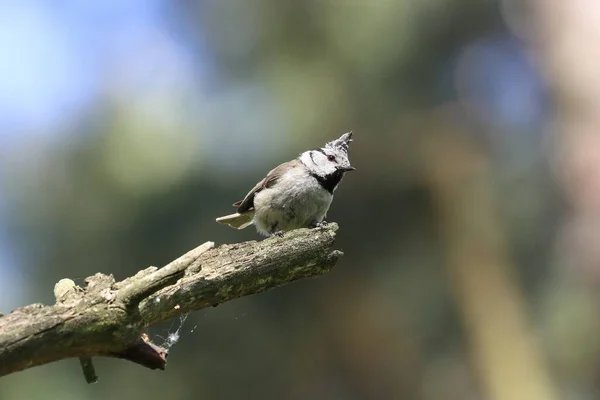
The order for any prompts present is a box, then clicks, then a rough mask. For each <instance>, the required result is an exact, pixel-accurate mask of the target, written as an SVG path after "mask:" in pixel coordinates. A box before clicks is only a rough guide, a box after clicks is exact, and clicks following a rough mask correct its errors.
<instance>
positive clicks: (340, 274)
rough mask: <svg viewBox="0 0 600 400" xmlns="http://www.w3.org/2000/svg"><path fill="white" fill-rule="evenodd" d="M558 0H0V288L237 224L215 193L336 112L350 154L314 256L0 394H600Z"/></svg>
mask: <svg viewBox="0 0 600 400" xmlns="http://www.w3.org/2000/svg"><path fill="white" fill-rule="evenodd" d="M564 3H565V4H563V5H561V4H560V2H545V1H534V0H531V1H523V2H520V1H512V0H504V1H500V0H496V1H494V0H487V1H483V0H427V1H418V0H395V1H392V0H378V1H372V2H368V1H359V0H310V1H277V0H248V1H245V0H225V1H216V0H198V1H190V0H179V1H168V0H130V1H116V0H112V1H107V0H86V1H64V2H60V3H52V4H51V3H50V2H44V1H41V0H38V1H35V0H28V1H25V0H22V1H4V2H2V3H0V193H1V195H0V196H1V197H0V311H1V312H4V313H6V312H9V311H10V310H12V309H14V308H16V307H18V306H20V305H26V304H29V303H33V302H43V303H46V304H51V303H52V302H53V296H52V288H53V285H54V283H55V282H57V281H58V280H59V279H61V278H64V277H70V278H73V279H75V280H76V282H77V283H78V284H80V285H83V279H84V278H85V277H86V276H89V275H92V274H94V273H96V272H104V273H112V274H114V276H115V277H116V278H117V279H123V278H125V277H127V276H129V275H131V274H133V273H135V272H136V271H138V270H140V269H143V268H145V267H147V266H149V265H156V266H160V265H164V264H166V263H167V262H169V261H170V260H172V259H174V258H176V257H177V256H179V255H180V254H183V253H184V252H185V251H187V250H189V249H191V248H193V247H195V246H197V245H198V244H200V243H202V242H205V241H208V240H212V241H215V242H216V243H217V244H222V243H233V242H238V241H244V240H255V239H259V237H258V235H257V234H256V233H255V232H254V230H253V229H252V228H250V229H246V230H244V231H239V232H238V231H234V230H232V229H229V228H228V227H225V226H222V225H218V224H216V223H215V222H214V218H215V217H217V216H220V215H224V214H226V213H229V212H231V211H232V208H231V203H233V202H234V201H236V200H239V199H240V198H241V197H243V196H244V195H245V193H246V192H247V191H248V190H249V189H250V188H251V187H252V186H253V185H254V184H255V183H256V182H257V181H258V180H260V179H261V178H262V177H263V176H264V174H265V173H266V172H267V171H268V170H269V169H270V168H272V167H273V166H275V165H277V164H279V163H281V162H283V161H287V160H289V159H292V158H294V157H296V156H297V155H298V154H299V153H300V152H302V151H304V150H305V149H308V148H314V147H320V146H321V145H323V144H324V143H325V142H326V141H329V140H331V139H333V138H337V137H338V136H339V135H340V134H342V133H343V132H346V131H349V130H353V131H354V132H355V141H354V143H353V146H352V148H351V150H350V158H351V160H352V163H353V165H355V166H356V167H357V171H356V172H355V173H352V174H349V175H348V176H347V177H346V178H345V179H344V182H343V183H342V184H341V186H340V188H339V189H338V191H337V192H336V199H335V201H334V203H333V206H332V208H331V210H330V212H329V220H332V221H336V222H338V223H339V225H340V228H341V229H340V231H339V233H338V239H337V242H336V247H337V248H340V249H342V250H343V251H344V252H345V256H344V257H343V258H342V259H341V260H340V262H339V263H338V264H337V266H336V268H335V269H334V270H333V271H332V272H331V273H329V274H327V275H325V276H323V277H320V278H318V279H311V280H306V281H302V282H297V283H294V284H291V285H288V286H285V287H282V288H278V289H275V290H272V291H269V292H267V293H264V294H260V295H256V296H251V297H248V298H243V299H239V300H235V301H232V302H229V303H226V304H223V305H221V306H219V307H218V308H214V309H210V310H203V311H201V312H196V313H193V314H191V315H189V317H188V319H187V321H185V323H184V324H183V326H181V324H180V321H179V320H176V321H173V323H167V324H165V325H164V326H159V327H155V328H153V329H152V330H151V331H150V332H149V333H150V336H151V337H152V338H153V339H154V340H156V341H157V342H158V343H159V344H160V343H161V342H162V341H163V340H164V338H165V337H167V335H168V334H169V333H173V332H175V331H178V332H179V333H180V335H181V339H180V341H179V342H178V343H177V344H176V345H175V346H174V347H173V348H172V349H171V354H170V356H169V364H168V368H167V370H166V371H165V372H157V371H149V370H146V369H143V368H141V367H139V366H137V365H134V364H131V363H127V362H123V361H119V360H113V359H97V360H96V361H95V363H96V368H97V372H98V374H99V376H100V381H99V382H98V383H97V384H96V385H87V384H86V383H85V381H84V379H83V376H82V373H81V371H80V367H79V363H78V361H77V360H75V359H72V360H64V361H61V362H57V363H53V364H49V365H45V366H42V367H37V368H33V369H30V370H27V371H24V372H20V373H16V374H13V375H10V376H7V377H4V378H1V379H0V399H3V400H21V399H23V400H32V399H44V400H47V399H60V400H69V399H77V400H79V399H146V400H151V399H344V400H346V399H348V400H355V399H356V400H358V399H424V400H433V399H436V400H437V399H444V400H453V399H456V400H469V399H494V400H519V399H524V400H537V399H539V400H546V399H548V400H550V399H569V400H571V399H576V400H577V399H582V400H583V399H597V398H600V385H599V382H600V379H598V378H599V377H600V341H598V337H600V314H599V311H600V310H599V303H598V298H597V295H596V291H597V282H598V277H599V275H598V272H597V267H596V266H597V265H598V264H597V261H599V259H600V257H599V256H598V254H596V252H594V251H593V249H594V248H595V247H594V246H595V245H590V243H596V242H594V238H595V236H594V234H595V229H594V226H597V225H594V224H592V225H591V226H588V228H590V229H588V230H586V231H585V232H587V233H586V236H585V240H583V239H581V237H583V236H582V235H576V234H574V235H571V236H569V233H568V232H571V231H570V230H565V229H563V227H564V226H565V222H566V221H571V222H572V221H573V220H572V218H571V217H572V216H573V215H578V216H579V217H580V218H576V219H575V220H574V221H575V222H573V223H572V224H569V223H567V224H566V225H568V226H569V227H571V228H570V229H575V232H578V231H577V229H576V228H577V226H578V225H577V221H589V219H587V218H586V217H585V215H587V214H585V213H578V211H577V210H581V209H585V210H588V209H590V210H592V209H594V207H596V206H595V205H594V204H598V203H594V202H593V201H588V202H585V201H578V200H577V199H579V197H578V196H577V194H576V193H577V190H584V189H582V188H583V187H584V186H585V185H584V183H585V182H584V183H578V186H573V185H571V186H570V185H569V184H565V182H571V183H572V182H573V180H569V179H566V180H564V179H562V178H564V177H563V176H562V175H563V173H562V172H564V171H563V169H564V168H567V167H564V168H563V167H561V165H563V164H561V163H562V162H563V161H564V160H566V164H565V165H571V164H569V163H568V162H569V160H573V159H579V158H578V155H577V154H578V153H577V152H570V151H566V152H561V150H562V149H567V150H569V149H579V150H581V149H585V148H588V149H591V148H595V146H594V145H593V144H594V143H596V142H593V140H592V139H590V140H592V141H590V142H587V143H588V144H589V143H591V144H592V145H589V146H581V147H576V146H571V145H570V144H569V143H567V142H568V140H570V139H568V140H566V141H565V140H562V139H560V138H564V137H567V135H566V132H567V131H568V128H569V125H568V122H569V121H571V120H577V121H593V119H594V118H595V115H600V113H597V111H598V110H595V108H594V107H595V105H596V104H600V102H598V103H595V102H593V101H589V99H590V98H592V97H585V96H584V95H582V96H580V97H581V98H579V97H577V93H583V92H586V90H588V89H589V88H593V87H596V86H595V85H597V82H596V81H594V76H595V75H597V71H598V69H594V68H587V67H589V63H588V64H586V59H587V58H589V59H593V58H594V57H595V53H593V51H594V50H593V48H594V46H596V47H597V43H598V37H597V36H598V35H599V34H598V33H597V32H596V31H597V29H596V30H594V29H587V30H586V26H587V27H589V26H592V27H593V26H599V24H600V23H599V22H598V21H599V20H600V18H599V15H600V10H599V7H598V6H597V5H596V4H595V1H594V0H590V1H587V2H586V1H585V0H579V1H573V2H564ZM569 7H571V8H569ZM582 16H585V18H586V19H585V21H587V23H588V25H585V24H584V23H583V22H581V21H582V20H581V19H577V18H579V17H582ZM582 18H583V17H582ZM594 18H595V19H594ZM594 24H596V25H594ZM559 27H560V29H559ZM579 30H581V31H582V32H583V33H581V35H580V36H577V35H575V34H574V32H575V33H577V32H579ZM550 33H552V34H550ZM561 35H562V36H561ZM569 35H570V36H569ZM594 35H596V36H594ZM573 38H579V39H578V40H572V39H573ZM581 38H587V39H588V40H587V41H585V40H582V39H581ZM563 39H564V40H563ZM594 43H595V44H594ZM586 46H587V47H586ZM556 49H564V50H565V52H566V53H564V54H567V55H566V56H565V57H560V54H563V53H560V52H559V51H558V50H556ZM561 51H562V50H561ZM591 65H593V63H592V64H591ZM586 71H588V72H589V73H586ZM593 71H596V73H595V74H594V73H593ZM573 77H577V79H579V80H577V79H575V78H573ZM581 77H583V78H581ZM570 78H573V79H571V80H570ZM588 78H589V79H588ZM582 79H588V81H585V80H583V81H582ZM582 82H583V83H582ZM589 92H590V96H594V95H595V96H596V97H595V98H598V96H599V95H598V94H597V93H600V91H597V92H594V91H592V90H589ZM581 99H584V100H585V101H581ZM591 126H596V127H597V126H598V125H591ZM569 137H570V136H569ZM572 137H575V136H572ZM577 137H579V136H577ZM589 137H590V138H593V135H590V136H589ZM598 148H600V147H598ZM561 154H562V155H563V156H564V157H563V156H561ZM589 158H590V160H594V158H593V157H591V156H590V157H589ZM599 159H600V158H599ZM597 164H598V162H596V164H594V163H593V162H590V164H589V165H591V166H590V167H589V170H593V169H594V168H598V167H596V165H597ZM567 170H568V168H567ZM557 178H558V179H557ZM576 182H580V180H577V181H576ZM565 185H566V188H563V186H565ZM585 187H587V186H585ZM565 189H566V190H565ZM565 193H566V194H567V195H566V196H565ZM586 193H587V192H586ZM591 197H592V198H593V196H591ZM586 198H587V197H586ZM588 214H590V215H591V214H593V212H591V211H590V213H588ZM594 215H595V214H594ZM573 226H575V228H573ZM565 232H566V233H565ZM563 233H564V234H563ZM564 237H568V238H570V239H569V240H563V238H564ZM590 238H592V239H590ZM579 239H581V240H579ZM586 246H587V247H586ZM598 248H600V246H599V247H598Z"/></svg>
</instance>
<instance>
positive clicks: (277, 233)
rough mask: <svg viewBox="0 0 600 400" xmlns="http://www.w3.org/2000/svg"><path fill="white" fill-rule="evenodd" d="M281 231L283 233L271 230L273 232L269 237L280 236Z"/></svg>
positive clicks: (281, 234)
mask: <svg viewBox="0 0 600 400" xmlns="http://www.w3.org/2000/svg"><path fill="white" fill-rule="evenodd" d="M283 233H284V232H283V231H277V232H273V233H271V237H275V236H277V237H282V236H283Z"/></svg>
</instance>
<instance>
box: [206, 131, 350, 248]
mask: <svg viewBox="0 0 600 400" xmlns="http://www.w3.org/2000/svg"><path fill="white" fill-rule="evenodd" d="M352 135H353V132H347V133H344V134H343V135H342V136H341V137H339V138H338V139H335V140H333V141H331V142H328V143H326V144H325V146H323V147H321V148H317V149H312V150H307V151H305V152H303V153H301V154H300V156H299V157H297V158H296V159H294V160H291V161H288V162H285V163H283V164H280V165H278V166H277V167H275V168H273V169H272V170H271V171H269V173H268V174H267V176H266V177H265V178H264V179H262V180H261V181H260V182H258V183H257V184H256V185H255V186H254V187H253V188H252V190H250V191H249V192H248V194H247V195H246V196H245V197H244V198H243V199H242V200H240V201H238V202H235V203H233V206H234V207H237V212H236V213H234V214H229V215H225V216H222V217H219V218H217V219H216V221H217V222H219V223H221V224H226V225H229V226H230V227H232V228H235V229H244V228H246V227H248V226H250V225H252V224H254V226H255V227H256V230H257V232H258V233H259V234H261V235H263V236H282V235H283V234H284V233H285V232H288V231H291V230H294V229H298V228H317V227H321V226H324V225H326V224H327V222H326V221H325V217H326V214H327V211H328V210H329V207H330V206H331V202H332V201H333V193H334V192H335V190H336V189H337V187H338V185H339V184H340V182H341V180H342V178H343V177H344V175H345V173H346V172H350V171H354V170H355V169H356V168H354V167H353V166H352V165H351V164H350V160H349V158H348V147H349V146H350V143H351V142H352Z"/></svg>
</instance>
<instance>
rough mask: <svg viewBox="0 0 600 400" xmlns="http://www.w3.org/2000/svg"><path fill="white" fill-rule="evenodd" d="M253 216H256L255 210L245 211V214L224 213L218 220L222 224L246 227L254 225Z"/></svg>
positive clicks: (237, 227)
mask: <svg viewBox="0 0 600 400" xmlns="http://www.w3.org/2000/svg"><path fill="white" fill-rule="evenodd" d="M252 218H254V212H252V211H251V212H245V213H243V214H240V213H235V214H229V215H224V216H222V217H219V218H217V222H218V223H220V224H225V225H229V226H230V227H232V228H235V229H244V228H246V227H248V226H250V225H252Z"/></svg>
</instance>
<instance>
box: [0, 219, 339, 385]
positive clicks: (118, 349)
mask: <svg viewBox="0 0 600 400" xmlns="http://www.w3.org/2000/svg"><path fill="white" fill-rule="evenodd" d="M337 229H338V226H337V225H336V224H329V225H327V226H326V227H324V228H317V229H310V230H309V229H299V230H296V231H292V232H288V233H286V234H285V235H284V236H283V237H274V238H269V239H266V240H264V241H261V242H255V241H250V242H244V243H238V244H232V245H222V246H220V247H218V248H213V247H214V244H213V243H212V242H207V243H205V244H203V245H201V246H199V247H197V248H196V249H193V250H191V251H190V252H188V253H187V254H184V255H183V256H181V257H179V258H178V259H176V260H175V261H173V262H171V263H170V264H168V265H166V266H164V267H162V268H160V269H158V268H156V267H149V268H146V269H144V270H142V271H139V272H138V273H137V274H136V275H135V276H132V277H130V278H127V279H125V280H123V281H121V282H116V281H115V279H114V278H113V277H112V275H104V274H101V273H97V274H95V275H94V276H91V277H88V278H87V279H86V280H85V283H86V287H85V288H79V287H78V286H76V285H75V283H74V282H73V281H72V280H70V279H62V280H61V281H59V282H58V283H57V284H56V286H55V288H54V294H55V297H56V304H54V305H51V306H47V305H42V304H32V305H29V306H26V307H21V308H18V309H16V310H14V311H12V312H11V313H10V314H8V315H5V316H2V315H0V377H1V376H4V375H7V374H10V373H13V372H17V371H21V370H24V369H27V368H31V367H34V366H36V365H42V364H46V363H49V362H52V361H57V360H62V359H65V358H70V357H79V359H80V361H81V365H82V367H83V370H84V374H85V377H86V380H87V381H88V382H94V381H95V380H96V379H97V378H96V376H95V371H94V368H93V365H92V364H91V357H95V356H108V357H117V358H122V359H126V360H129V361H132V362H135V363H137V364H139V365H142V366H144V367H147V368H151V369H165V367H166V357H167V355H168V351H167V350H166V349H163V348H160V347H158V346H156V345H154V344H152V343H151V342H150V341H149V340H148V337H147V336H146V335H145V334H143V329H144V328H146V327H148V326H150V325H153V324H157V323H160V322H163V321H166V320H169V319H171V318H174V317H177V316H179V315H183V314H187V313H189V312H191V311H195V310H200V309H202V308H205V307H209V306H216V305H218V304H220V303H223V302H226V301H229V300H232V299H235V298H238V297H242V296H247V295H251V294H256V293H260V292H263V291H265V290H268V289H271V288H274V287H277V286H280V285H283V284H286V283H289V282H292V281H295V280H298V279H302V278H308V277H311V276H317V275H320V274H323V273H325V272H327V271H329V270H330V269H331V268H332V267H333V266H334V265H335V263H336V262H337V260H338V259H339V257H340V256H341V255H343V253H342V252H340V251H337V250H332V247H333V244H334V241H335V236H336V233H335V232H336V231H337Z"/></svg>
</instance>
